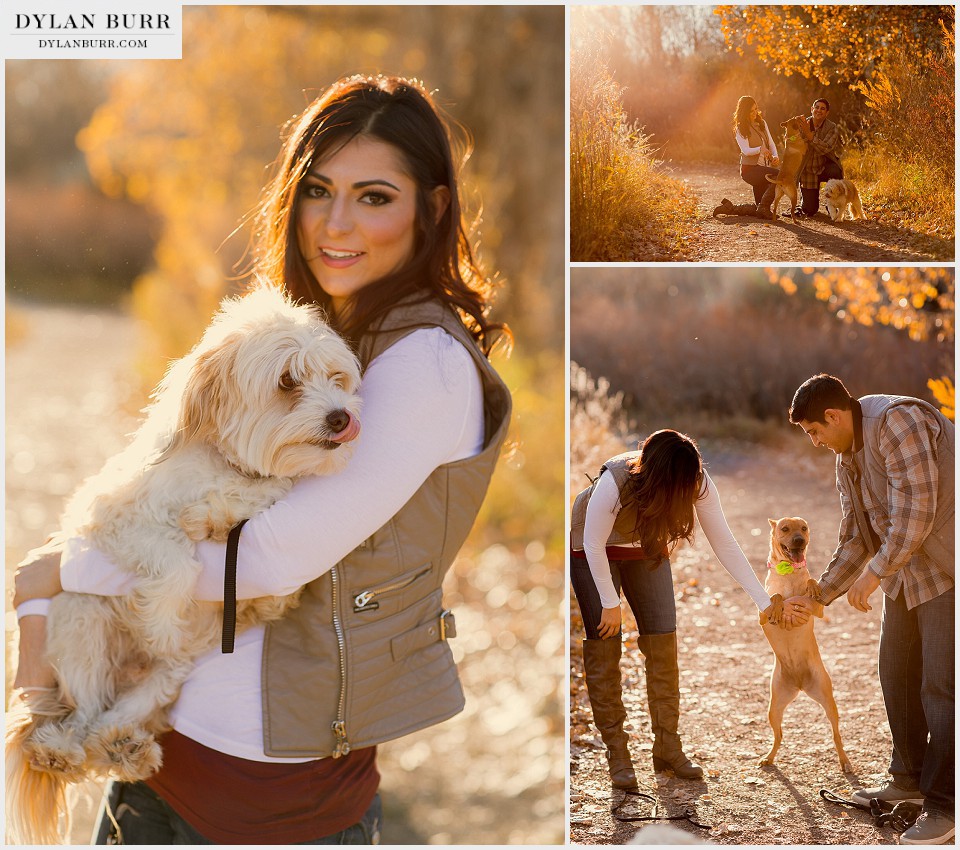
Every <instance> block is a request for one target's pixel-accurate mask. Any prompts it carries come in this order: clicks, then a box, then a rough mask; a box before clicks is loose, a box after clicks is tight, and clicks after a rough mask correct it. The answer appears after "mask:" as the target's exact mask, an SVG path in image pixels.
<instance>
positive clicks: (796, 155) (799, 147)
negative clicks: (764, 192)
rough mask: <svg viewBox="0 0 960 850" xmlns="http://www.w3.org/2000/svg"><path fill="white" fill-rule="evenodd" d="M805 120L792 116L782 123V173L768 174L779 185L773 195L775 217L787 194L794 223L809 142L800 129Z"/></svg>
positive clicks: (769, 178)
mask: <svg viewBox="0 0 960 850" xmlns="http://www.w3.org/2000/svg"><path fill="white" fill-rule="evenodd" d="M803 120H804V119H802V118H791V119H790V120H789V121H784V122H783V123H782V124H781V125H780V126H781V127H783V156H782V157H781V159H780V173H779V174H778V175H777V176H776V177H771V176H770V175H769V174H768V175H766V177H767V180H768V181H769V182H771V183H774V184H775V185H776V187H777V191H776V194H775V195H774V197H773V207H772V209H773V218H774V219H776V217H777V209H778V208H779V206H780V199H781V198H782V197H783V196H784V195H786V196H787V200H788V201H789V202H790V221H792V222H794V223H796V220H795V219H794V217H793V211H794V210H795V209H796V208H797V175H798V174H799V173H800V166H801V164H802V163H803V157H804V156H805V155H806V153H807V142H806V140H805V139H804V138H803V133H802V132H801V130H800V122H801V121H803Z"/></svg>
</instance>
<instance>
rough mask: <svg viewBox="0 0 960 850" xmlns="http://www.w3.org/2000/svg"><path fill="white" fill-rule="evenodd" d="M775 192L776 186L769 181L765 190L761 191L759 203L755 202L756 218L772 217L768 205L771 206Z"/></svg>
mask: <svg viewBox="0 0 960 850" xmlns="http://www.w3.org/2000/svg"><path fill="white" fill-rule="evenodd" d="M776 194H777V187H776V186H775V185H774V184H773V183H771V184H770V185H769V186H767V188H766V191H765V192H764V193H763V197H762V198H761V199H760V203H759V204H757V217H758V218H773V211H772V210H771V209H770V207H772V206H773V199H774V197H775V196H776Z"/></svg>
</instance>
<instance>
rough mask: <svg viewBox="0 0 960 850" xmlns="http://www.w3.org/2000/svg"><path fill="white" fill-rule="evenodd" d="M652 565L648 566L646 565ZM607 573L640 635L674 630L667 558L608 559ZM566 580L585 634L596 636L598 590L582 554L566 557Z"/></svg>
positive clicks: (597, 625) (674, 617) (600, 606)
mask: <svg viewBox="0 0 960 850" xmlns="http://www.w3.org/2000/svg"><path fill="white" fill-rule="evenodd" d="M651 566H653V569H652V570H651V569H650V567H651ZM610 573H611V575H612V576H613V585H614V587H616V589H617V593H620V592H621V591H622V592H623V595H624V596H625V597H626V600H627V604H628V605H629V606H630V610H631V611H633V616H634V619H635V620H636V621H637V630H638V631H639V633H640V634H642V635H666V634H670V632H675V631H676V630H677V603H676V602H675V601H674V598H673V575H672V574H671V572H670V559H669V558H662V559H661V558H653V559H650V560H647V561H611V562H610ZM570 583H571V584H572V585H573V592H574V594H575V595H576V597H577V604H578V605H579V606H580V616H581V617H582V618H583V627H584V629H585V630H586V634H587V638H589V639H590V640H596V639H597V638H599V637H600V635H599V634H598V633H597V629H598V628H599V626H600V614H601V612H602V610H603V606H602V604H601V603H600V592H599V591H598V590H597V586H596V584H594V581H593V575H592V574H591V573H590V566H589V565H588V564H587V562H586V559H584V558H571V559H570Z"/></svg>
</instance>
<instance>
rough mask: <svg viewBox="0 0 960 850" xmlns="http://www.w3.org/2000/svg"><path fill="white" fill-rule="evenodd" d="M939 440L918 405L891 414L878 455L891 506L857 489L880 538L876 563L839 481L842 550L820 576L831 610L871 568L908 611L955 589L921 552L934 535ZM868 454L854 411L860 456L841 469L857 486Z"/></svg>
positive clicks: (844, 460) (847, 458) (849, 457)
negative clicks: (902, 596)
mask: <svg viewBox="0 0 960 850" xmlns="http://www.w3.org/2000/svg"><path fill="white" fill-rule="evenodd" d="M938 433H939V425H938V424H937V422H936V421H934V419H933V417H932V416H930V414H929V413H928V412H927V411H926V409H924V408H923V407H922V406H920V405H919V404H906V405H898V406H896V407H893V408H891V409H890V411H889V412H888V413H887V414H886V417H885V420H884V424H883V426H882V427H881V428H880V430H879V450H880V454H881V456H882V457H883V459H884V464H885V467H886V472H887V484H888V486H887V490H886V496H887V498H886V501H885V502H882V503H877V502H875V501H874V500H873V498H872V496H871V494H870V493H869V492H868V488H866V487H863V486H861V487H859V488H858V489H859V490H860V498H861V499H862V502H863V506H864V509H865V512H866V514H867V516H868V518H869V522H870V525H871V526H872V528H873V530H874V531H876V532H877V538H876V539H877V541H878V542H879V548H878V549H877V551H876V554H875V555H874V556H873V557H872V558H871V557H870V549H868V548H867V546H866V544H865V543H864V541H863V539H862V536H861V534H860V532H859V530H858V528H857V523H856V518H855V516H854V511H853V501H852V496H851V494H849V493H846V492H844V489H843V487H842V486H841V482H840V476H839V475H838V477H837V489H838V490H840V503H841V507H842V508H843V520H842V522H841V525H840V541H839V545H838V546H837V550H836V552H834V554H833V558H832V559H831V561H830V563H829V564H828V565H827V568H826V570H824V573H823V575H821V576H820V587H821V591H822V593H823V599H824V602H825V603H827V604H829V602H832V601H833V600H834V599H836V598H838V597H839V596H841V595H842V594H843V593H845V592H846V590H847V589H848V588H849V587H850V585H851V584H853V582H854V581H855V580H856V579H857V578H858V577H859V576H860V574H861V572H862V570H863V567H864V564H866V565H867V567H868V568H869V569H870V570H871V571H872V572H873V573H874V574H875V575H877V576H878V577H879V578H880V586H881V588H882V589H883V592H884V593H885V594H886V595H887V596H889V597H891V598H896V596H897V594H898V593H899V592H900V590H901V588H902V589H903V592H904V598H905V600H906V603H907V608H908V609H912V608H914V607H916V606H917V605H919V604H921V603H923V602H928V601H929V600H931V599H935V598H936V597H937V596H939V595H940V594H942V593H945V592H946V591H948V590H949V589H950V588H951V587H953V581H952V580H951V579H950V578H949V577H947V576H944V575H943V574H942V573H941V572H940V571H939V570H938V569H936V568H935V566H934V565H933V564H932V562H931V560H930V559H929V558H928V556H927V555H926V554H925V553H923V552H919V551H917V550H918V549H919V548H920V546H921V545H922V544H923V541H924V540H925V539H926V537H927V535H928V534H929V533H930V530H931V529H932V527H933V520H934V515H935V513H936V507H937V479H938V471H937V448H936V440H937V435H938ZM862 449H863V424H862V417H861V415H860V408H859V405H858V404H856V403H855V404H854V444H853V448H852V451H847V452H844V453H843V454H842V455H840V457H839V458H838V466H843V467H844V468H845V469H846V470H848V471H850V472H852V473H853V476H854V480H855V481H858V482H859V481H861V480H862V473H863V468H862V460H863V451H862ZM838 472H839V469H838Z"/></svg>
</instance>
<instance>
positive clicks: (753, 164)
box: [713, 95, 780, 217]
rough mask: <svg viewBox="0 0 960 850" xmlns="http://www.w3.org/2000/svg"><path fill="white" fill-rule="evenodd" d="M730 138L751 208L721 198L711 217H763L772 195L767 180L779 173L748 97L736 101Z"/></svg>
mask: <svg viewBox="0 0 960 850" xmlns="http://www.w3.org/2000/svg"><path fill="white" fill-rule="evenodd" d="M733 135H734V138H735V139H736V142H737V145H738V146H739V148H740V177H741V178H742V179H743V181H744V182H745V183H749V184H750V186H751V188H752V189H753V204H752V205H751V204H734V203H732V202H731V201H729V200H728V199H727V198H724V199H723V200H722V201H721V202H720V206H719V207H717V208H716V209H715V210H714V212H713V214H714V215H715V216H716V215H759V216H760V217H765V216H763V215H762V209H763V207H762V205H763V203H764V200H765V199H764V196H765V195H766V194H767V193H768V192H769V194H770V202H771V203H772V201H773V193H774V186H773V184H772V183H770V182H769V181H768V180H767V176H770V177H775V176H776V175H777V174H779V173H780V171H779V169H778V167H777V166H779V165H780V157H779V155H778V154H777V146H776V144H775V143H774V141H773V136H772V135H771V133H770V128H769V127H768V126H767V122H766V121H765V120H764V117H763V113H761V112H760V108H759V107H758V106H757V102H756V100H754V99H753V98H752V97H750V96H749V95H744V96H743V97H741V98H740V99H739V100H738V101H737V108H736V109H735V110H734V112H733ZM767 207H769V203H768V204H767ZM766 217H769V216H766Z"/></svg>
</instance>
